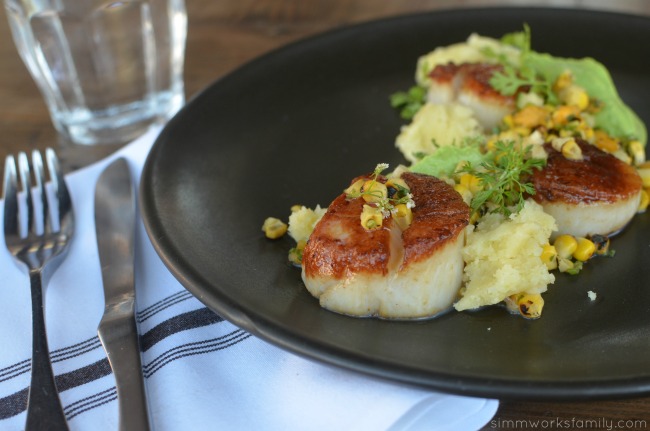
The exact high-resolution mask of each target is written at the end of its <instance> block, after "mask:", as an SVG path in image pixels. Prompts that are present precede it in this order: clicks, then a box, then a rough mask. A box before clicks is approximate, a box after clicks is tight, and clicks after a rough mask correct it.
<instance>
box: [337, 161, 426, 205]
mask: <svg viewBox="0 0 650 431" xmlns="http://www.w3.org/2000/svg"><path fill="white" fill-rule="evenodd" d="M388 167H389V166H388V163H379V164H377V166H376V167H375V170H374V171H373V173H372V174H371V176H370V180H368V181H369V183H368V184H366V182H364V184H363V186H361V185H359V186H355V184H356V183H355V184H353V185H352V186H350V187H348V188H347V189H346V190H345V194H346V197H347V198H348V199H354V198H360V197H364V196H367V197H371V198H372V199H371V200H372V201H373V202H372V204H373V205H376V206H377V207H378V208H379V209H380V210H381V212H382V216H383V217H384V218H388V217H390V215H391V214H394V213H395V212H396V207H397V205H402V204H403V205H406V206H407V207H408V208H409V209H410V208H414V207H415V202H414V201H413V195H412V194H411V193H410V191H409V189H408V188H406V187H404V186H402V185H400V184H392V186H391V187H392V188H394V190H395V192H394V193H392V194H389V193H384V190H385V187H384V188H383V190H382V189H381V188H379V187H375V184H377V183H378V178H379V175H381V173H382V172H383V171H385V170H386V169H388ZM361 181H363V180H361Z"/></svg>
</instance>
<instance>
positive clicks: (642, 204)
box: [637, 189, 650, 213]
mask: <svg viewBox="0 0 650 431" xmlns="http://www.w3.org/2000/svg"><path fill="white" fill-rule="evenodd" d="M649 203H650V196H649V195H648V191H647V190H645V189H644V190H641V200H640V201H639V209H638V210H637V212H640V213H643V212H645V211H646V210H647V209H648V204H649Z"/></svg>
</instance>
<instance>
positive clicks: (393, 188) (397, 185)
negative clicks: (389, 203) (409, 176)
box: [386, 178, 409, 198]
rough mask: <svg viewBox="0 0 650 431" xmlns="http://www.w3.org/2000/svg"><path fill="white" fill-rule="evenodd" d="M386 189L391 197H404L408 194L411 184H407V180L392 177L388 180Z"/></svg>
mask: <svg viewBox="0 0 650 431" xmlns="http://www.w3.org/2000/svg"><path fill="white" fill-rule="evenodd" d="M386 190H387V193H388V197H389V198H392V197H394V196H399V197H402V196H406V194H407V193H408V192H409V186H408V184H406V181H404V180H403V179H401V178H391V179H390V180H388V181H386Z"/></svg>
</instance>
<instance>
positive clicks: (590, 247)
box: [573, 237, 596, 262]
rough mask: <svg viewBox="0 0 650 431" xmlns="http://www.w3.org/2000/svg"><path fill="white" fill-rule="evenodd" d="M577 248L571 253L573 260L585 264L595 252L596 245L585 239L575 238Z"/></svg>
mask: <svg viewBox="0 0 650 431" xmlns="http://www.w3.org/2000/svg"><path fill="white" fill-rule="evenodd" d="M576 242H577V247H576V249H575V251H574V252H573V258H574V259H576V260H579V261H580V262H586V261H588V260H589V259H591V256H593V255H594V253H595V252H596V244H594V243H593V242H592V241H591V240H589V239H587V238H582V237H580V238H576Z"/></svg>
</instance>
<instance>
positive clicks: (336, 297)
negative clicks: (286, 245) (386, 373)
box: [302, 173, 469, 319]
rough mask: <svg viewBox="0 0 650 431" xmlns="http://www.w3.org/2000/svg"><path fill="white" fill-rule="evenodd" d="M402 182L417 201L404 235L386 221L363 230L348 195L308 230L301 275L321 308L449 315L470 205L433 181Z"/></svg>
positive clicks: (413, 177) (356, 202)
mask: <svg viewBox="0 0 650 431" xmlns="http://www.w3.org/2000/svg"><path fill="white" fill-rule="evenodd" d="M401 178H402V179H403V180H404V181H405V182H406V184H407V185H408V187H409V189H410V193H411V194H412V195H413V201H414V202H415V207H414V208H413V210H412V213H413V220H412V222H411V223H410V225H409V226H408V227H406V228H405V230H402V229H401V228H400V227H399V226H398V223H396V222H395V221H394V220H393V219H392V218H391V217H388V218H386V219H384V220H383V225H382V227H381V228H378V229H374V230H366V229H365V228H364V227H362V225H361V223H360V214H361V212H362V209H363V205H364V203H365V202H364V200H363V199H362V198H348V197H347V196H346V194H342V195H340V196H339V197H337V198H336V199H335V200H334V201H333V202H332V204H331V205H330V206H329V208H328V210H327V212H326V213H325V215H324V216H323V218H322V219H321V220H320V222H319V223H318V224H317V225H316V227H315V228H314V231H313V232H312V234H311V236H310V237H309V241H308V243H307V245H306V247H305V249H304V252H303V260H302V267H303V270H302V278H303V280H304V282H305V286H306V287H307V290H308V291H309V292H310V293H311V294H312V295H313V296H315V297H316V298H318V299H319V301H320V304H321V306H323V307H324V308H326V309H329V310H331V311H335V312H339V313H342V314H347V315H353V316H378V317H382V318H389V319H412V318H425V317H431V316H434V315H436V314H438V313H440V312H441V311H444V310H447V309H448V308H449V307H450V306H451V305H452V304H453V302H454V300H455V299H456V298H457V295H458V291H459V289H460V286H461V282H462V275H463V257H462V254H461V249H462V247H463V244H464V238H465V235H464V232H465V227H466V226H467V224H468V222H469V208H468V207H467V205H466V204H465V203H464V202H463V200H462V198H461V196H460V195H459V194H458V193H457V192H456V191H455V190H454V189H453V188H452V187H451V186H450V185H448V184H447V183H445V182H443V181H441V180H439V179H437V178H435V177H431V176H427V175H421V174H414V173H404V174H402V177H401ZM380 180H382V181H383V179H380Z"/></svg>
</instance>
